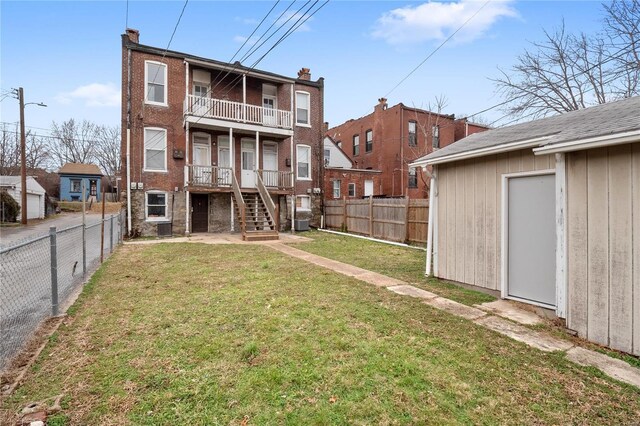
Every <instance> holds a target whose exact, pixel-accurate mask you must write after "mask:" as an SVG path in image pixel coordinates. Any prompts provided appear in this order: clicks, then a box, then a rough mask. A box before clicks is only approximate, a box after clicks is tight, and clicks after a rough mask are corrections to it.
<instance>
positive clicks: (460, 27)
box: [384, 0, 491, 98]
mask: <svg viewBox="0 0 640 426" xmlns="http://www.w3.org/2000/svg"><path fill="white" fill-rule="evenodd" d="M490 1H491V0H487V1H486V2H484V4H483V5H482V6H481V7H480V8H479V9H478V10H476V12H475V13H474V14H473V15H471V16H470V17H469V19H467V20H466V21H464V23H463V24H462V25H460V26H459V27H458V29H457V30H455V31H454V32H453V33H452V34H451V35H450V36H449V37H447V38H446V39H445V40H444V41H443V42H442V43H440V45H439V46H438V47H436V48H435V49H434V50H433V51H432V52H431V53H429V55H427V57H426V58H424V60H423V61H422V62H420V63H419V64H418V65H417V66H416V67H415V68H414V69H412V70H411V72H409V74H407V75H406V76H405V77H404V78H403V79H402V80H400V82H399V83H398V84H396V85H395V86H393V89H391V90H389V92H387V94H386V95H384V97H385V98H386V97H387V96H389V94H390V93H392V92H393V91H394V90H396V89H397V88H398V86H400V85H401V84H402V83H404V82H405V80H406V79H408V78H409V77H410V76H411V75H412V74H413V73H414V72H416V71H417V70H418V68H420V67H421V66H422V65H424V63H425V62H427V61H428V60H429V58H431V57H432V56H433V55H435V53H436V52H437V51H438V50H440V48H441V47H442V46H444V45H445V44H447V42H448V41H449V40H451V39H452V38H453V37H454V36H455V35H456V34H458V32H459V31H460V30H461V29H463V28H464V27H465V26H466V25H467V24H468V23H469V22H470V21H471V20H472V19H473V18H475V17H476V15H477V14H478V13H480V11H482V9H484V8H485V6H486V5H488V4H489V2H490Z"/></svg>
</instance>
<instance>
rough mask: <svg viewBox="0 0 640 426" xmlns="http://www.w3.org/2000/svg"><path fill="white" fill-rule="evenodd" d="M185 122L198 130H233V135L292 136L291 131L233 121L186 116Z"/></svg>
mask: <svg viewBox="0 0 640 426" xmlns="http://www.w3.org/2000/svg"><path fill="white" fill-rule="evenodd" d="M185 121H186V122H187V123H190V124H196V125H197V127H198V128H202V129H210V130H218V131H223V132H229V129H230V128H231V129H233V131H234V133H236V132H238V133H243V134H249V135H251V134H253V135H255V133H256V132H260V136H272V137H278V138H288V137H292V136H293V130H288V129H280V128H277V127H266V126H259V125H255V124H248V123H237V122H233V121H226V120H219V119H214V118H206V117H197V116H193V115H187V116H186V117H185Z"/></svg>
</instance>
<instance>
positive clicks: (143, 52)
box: [122, 29, 324, 239]
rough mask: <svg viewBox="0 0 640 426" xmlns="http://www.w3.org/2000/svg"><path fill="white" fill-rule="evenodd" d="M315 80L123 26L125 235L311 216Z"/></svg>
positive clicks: (248, 230) (317, 197)
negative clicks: (176, 46)
mask: <svg viewBox="0 0 640 426" xmlns="http://www.w3.org/2000/svg"><path fill="white" fill-rule="evenodd" d="M323 107H324V79H322V78H320V79H318V80H317V81H312V80H311V75H310V71H309V69H307V68H302V69H301V70H300V72H299V73H298V78H290V77H286V76H282V75H277V74H273V73H270V72H266V71H260V70H256V69H252V68H248V67H245V66H243V65H241V64H240V63H238V62H236V63H234V64H230V63H225V62H220V61H216V60H212V59H206V58H201V57H197V56H193V55H190V54H186V53H180V52H175V51H165V50H164V49H162V48H156V47H150V46H145V45H142V44H139V33H138V31H136V30H133V29H127V31H126V34H124V35H123V36H122V129H123V134H122V159H123V161H122V164H123V169H122V176H123V178H124V179H126V180H127V181H126V183H125V188H127V204H128V210H129V213H130V214H129V218H130V219H129V223H128V225H129V229H130V231H131V232H132V233H134V234H142V235H155V234H156V233H169V232H171V233H173V234H189V233H193V232H230V231H240V232H242V234H243V237H244V238H246V239H252V238H253V239H268V238H277V233H278V231H282V230H285V229H290V227H291V224H292V220H293V219H310V220H311V223H312V225H319V217H320V209H321V194H320V193H321V189H320V187H321V184H320V182H321V179H320V176H321V174H322V151H321V147H322V137H323V125H322V124H323Z"/></svg>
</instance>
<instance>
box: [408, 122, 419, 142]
mask: <svg viewBox="0 0 640 426" xmlns="http://www.w3.org/2000/svg"><path fill="white" fill-rule="evenodd" d="M409 146H418V123H416V122H415V121H410V122H409Z"/></svg>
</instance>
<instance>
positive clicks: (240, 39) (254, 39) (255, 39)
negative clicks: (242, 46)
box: [233, 35, 258, 46]
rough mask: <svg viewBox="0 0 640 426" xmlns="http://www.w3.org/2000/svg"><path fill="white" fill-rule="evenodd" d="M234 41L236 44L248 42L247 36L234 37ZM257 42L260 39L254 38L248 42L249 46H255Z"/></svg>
mask: <svg viewBox="0 0 640 426" xmlns="http://www.w3.org/2000/svg"><path fill="white" fill-rule="evenodd" d="M233 41H235V42H236V43H244V42H245V41H247V37H246V36H241V35H237V36H234V37H233ZM256 41H258V37H256V36H253V37H251V38H250V39H249V41H247V44H249V46H251V45H253V44H254V43H255V42H256Z"/></svg>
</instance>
